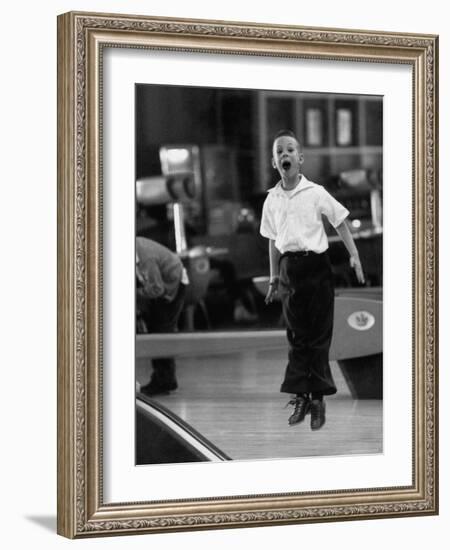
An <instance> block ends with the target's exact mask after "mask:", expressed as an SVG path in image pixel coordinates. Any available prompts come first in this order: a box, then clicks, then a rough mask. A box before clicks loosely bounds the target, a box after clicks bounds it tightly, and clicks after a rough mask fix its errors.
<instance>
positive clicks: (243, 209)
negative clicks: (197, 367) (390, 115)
mask: <svg viewBox="0 0 450 550" xmlns="http://www.w3.org/2000/svg"><path fill="white" fill-rule="evenodd" d="M282 128H288V129H291V130H293V131H294V132H295V133H296V135H297V136H298V139H299V140H300V142H301V144H302V146H303V150H304V156H305V162H304V164H303V173H304V174H305V176H306V177H307V178H308V179H310V180H312V181H314V182H316V183H319V184H321V185H323V186H324V187H325V188H326V189H327V190H328V191H329V192H330V193H331V194H332V195H333V196H334V197H335V198H336V199H337V200H339V201H340V202H341V203H343V204H344V205H345V206H346V207H347V208H348V209H349V210H350V217H349V224H350V228H351V230H352V232H353V235H354V238H355V241H356V244H357V246H358V249H359V252H360V255H361V260H362V263H363V267H364V270H365V274H366V279H367V286H368V287H371V288H372V291H373V290H374V287H375V288H377V289H379V290H380V291H381V287H382V282H383V281H382V274H383V265H382V189H383V182H382V160H383V157H382V155H383V151H382V145H383V144H382V136H383V103H382V98H381V97H379V96H363V95H342V94H323V93H320V94H319V93H309V92H308V93H303V92H285V91H270V90H247V89H228V88H203V87H202V88H200V87H185V86H162V85H147V84H145V85H137V86H136V182H137V184H136V234H137V235H138V236H145V237H148V238H150V239H152V240H155V241H157V242H159V243H161V244H163V245H165V246H167V247H168V248H169V249H171V250H173V251H176V252H177V253H178V254H179V255H180V257H181V258H182V259H183V263H184V265H185V267H186V269H187V272H188V275H189V280H190V285H189V289H188V295H187V298H186V303H185V308H184V312H183V315H182V316H181V318H180V323H179V324H180V327H179V328H180V330H185V331H194V330H202V331H204V330H227V329H233V328H235V327H236V326H240V327H241V328H246V327H247V328H269V327H277V326H278V325H279V324H280V311H281V308H280V304H279V303H277V302H275V303H274V304H272V305H271V306H265V305H264V302H263V299H264V295H265V292H266V289H267V281H268V274H269V260H268V242H267V239H265V238H263V237H261V236H260V234H259V223H260V216H261V210H262V204H263V202H264V199H265V197H266V193H267V190H268V189H269V188H270V187H272V186H273V185H275V184H276V182H277V181H278V173H277V172H276V171H275V170H274V169H273V168H272V165H271V156H272V153H271V146H272V141H273V136H274V135H275V133H276V132H277V131H278V130H280V129H282ZM326 229H327V233H328V234H329V241H330V250H329V252H330V256H331V261H332V265H333V271H334V276H335V283H336V287H337V288H338V289H339V288H343V289H351V288H353V287H356V286H358V284H357V282H356V279H355V277H354V274H353V271H352V270H351V269H350V268H349V265H348V254H347V252H346V251H345V248H344V246H343V244H342V243H341V242H340V240H339V239H338V237H337V235H336V233H335V232H334V230H333V229H332V228H331V227H329V226H326ZM361 291H363V289H358V292H361Z"/></svg>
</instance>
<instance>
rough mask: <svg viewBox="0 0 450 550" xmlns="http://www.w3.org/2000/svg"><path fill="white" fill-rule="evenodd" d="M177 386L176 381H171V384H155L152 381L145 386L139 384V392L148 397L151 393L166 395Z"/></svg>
mask: <svg viewBox="0 0 450 550" xmlns="http://www.w3.org/2000/svg"><path fill="white" fill-rule="evenodd" d="M177 388H178V384H177V383H176V382H172V383H171V384H164V385H160V384H155V383H153V382H149V383H148V384H146V385H145V386H141V393H143V394H144V395H147V396H148V397H152V396H153V395H167V394H169V393H170V392H171V391H173V390H176V389H177Z"/></svg>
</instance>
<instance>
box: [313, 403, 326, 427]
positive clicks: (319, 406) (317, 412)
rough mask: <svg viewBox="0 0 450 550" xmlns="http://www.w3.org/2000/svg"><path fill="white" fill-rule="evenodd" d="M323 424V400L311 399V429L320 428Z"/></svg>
mask: <svg viewBox="0 0 450 550" xmlns="http://www.w3.org/2000/svg"><path fill="white" fill-rule="evenodd" d="M324 424H325V402H324V401H323V400H320V399H313V400H312V401H311V430H320V428H321V427H322V426H323V425H324Z"/></svg>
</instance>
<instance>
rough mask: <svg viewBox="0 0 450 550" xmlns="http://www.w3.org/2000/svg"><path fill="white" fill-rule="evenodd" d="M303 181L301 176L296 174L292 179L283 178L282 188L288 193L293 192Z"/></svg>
mask: <svg viewBox="0 0 450 550" xmlns="http://www.w3.org/2000/svg"><path fill="white" fill-rule="evenodd" d="M301 179H302V175H301V174H296V175H295V176H291V177H282V178H281V187H282V188H283V189H285V190H286V191H292V189H294V188H295V187H297V185H298V184H299V182H300V180H301Z"/></svg>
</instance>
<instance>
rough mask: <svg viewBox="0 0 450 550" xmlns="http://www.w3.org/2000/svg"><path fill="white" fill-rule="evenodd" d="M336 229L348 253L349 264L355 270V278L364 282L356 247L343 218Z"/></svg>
mask: <svg viewBox="0 0 450 550" xmlns="http://www.w3.org/2000/svg"><path fill="white" fill-rule="evenodd" d="M336 231H337V233H338V235H339V237H340V238H341V239H342V241H343V243H344V244H345V248H346V249H347V250H348V253H349V254H350V265H351V266H352V267H353V269H354V270H355V273H356V278H357V279H358V281H359V282H360V283H361V284H364V282H365V279H364V272H363V269H362V266H361V260H360V259H359V254H358V249H357V248H356V245H355V241H354V240H353V237H352V234H351V233H350V229H349V228H348V225H347V222H346V221H345V220H344V221H343V222H342V223H341V224H339V225H338V226H337V227H336Z"/></svg>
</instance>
